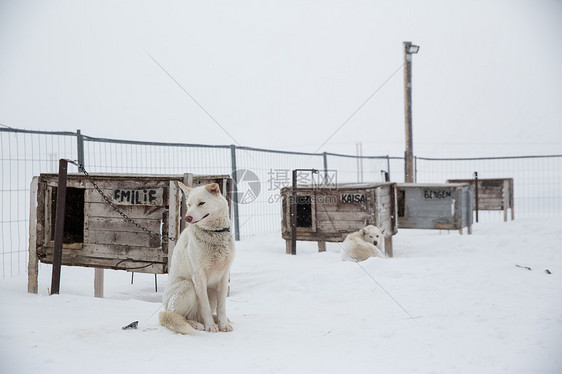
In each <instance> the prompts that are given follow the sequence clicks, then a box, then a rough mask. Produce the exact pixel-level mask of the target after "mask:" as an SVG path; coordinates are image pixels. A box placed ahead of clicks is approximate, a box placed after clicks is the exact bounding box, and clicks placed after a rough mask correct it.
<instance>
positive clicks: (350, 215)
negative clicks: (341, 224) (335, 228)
mask: <svg viewBox="0 0 562 374" xmlns="http://www.w3.org/2000/svg"><path fill="white" fill-rule="evenodd" d="M320 209H322V208H320ZM370 216H371V215H370V214H369V213H368V212H365V211H362V212H361V211H359V212H332V213H329V212H323V211H317V212H316V222H317V224H316V226H317V227H318V225H319V224H320V223H321V222H324V221H327V222H328V223H329V222H330V221H332V222H334V221H365V220H367V219H368V218H369V217H370Z"/></svg>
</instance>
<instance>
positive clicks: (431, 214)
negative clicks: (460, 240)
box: [397, 183, 473, 234]
mask: <svg viewBox="0 0 562 374" xmlns="http://www.w3.org/2000/svg"><path fill="white" fill-rule="evenodd" d="M397 189H398V192H397V195H398V227H399V228H400V229H442V230H459V232H460V233H461V234H462V230H463V228H464V227H467V231H468V233H469V234H471V233H472V202H473V198H472V187H471V186H470V185H469V184H467V183H448V184H418V183H399V184H398V185H397Z"/></svg>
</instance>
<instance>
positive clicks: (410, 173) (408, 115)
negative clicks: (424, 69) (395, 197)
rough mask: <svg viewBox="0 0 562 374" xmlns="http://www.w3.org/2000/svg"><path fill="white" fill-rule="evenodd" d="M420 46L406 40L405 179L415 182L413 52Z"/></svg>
mask: <svg viewBox="0 0 562 374" xmlns="http://www.w3.org/2000/svg"><path fill="white" fill-rule="evenodd" d="M418 49H419V47H418V46H415V45H412V42H404V117H405V123H406V152H405V154H404V157H405V160H406V165H405V167H404V173H405V175H404V181H405V182H406V183H413V182H414V149H413V148H414V145H413V143H414V142H413V139H412V54H413V53H418Z"/></svg>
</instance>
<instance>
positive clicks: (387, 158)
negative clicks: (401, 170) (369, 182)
mask: <svg viewBox="0 0 562 374" xmlns="http://www.w3.org/2000/svg"><path fill="white" fill-rule="evenodd" d="M386 171H387V172H388V180H389V181H390V180H392V179H391V178H392V177H391V176H390V156H389V155H386Z"/></svg>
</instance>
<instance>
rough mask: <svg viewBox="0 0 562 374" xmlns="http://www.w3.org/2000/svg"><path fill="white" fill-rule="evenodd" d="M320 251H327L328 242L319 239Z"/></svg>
mask: <svg viewBox="0 0 562 374" xmlns="http://www.w3.org/2000/svg"><path fill="white" fill-rule="evenodd" d="M318 252H326V242H325V241H319V242H318Z"/></svg>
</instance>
